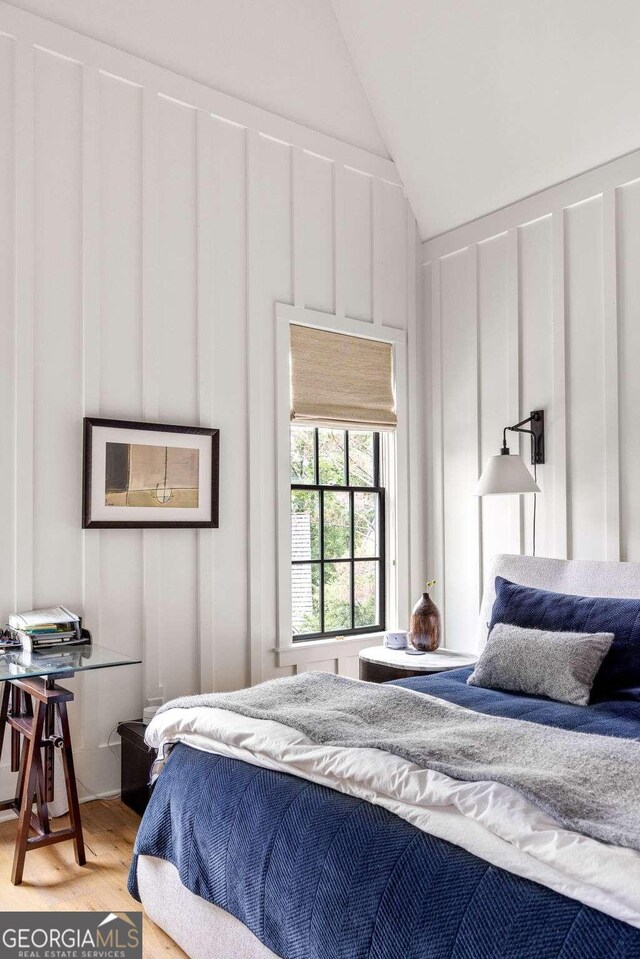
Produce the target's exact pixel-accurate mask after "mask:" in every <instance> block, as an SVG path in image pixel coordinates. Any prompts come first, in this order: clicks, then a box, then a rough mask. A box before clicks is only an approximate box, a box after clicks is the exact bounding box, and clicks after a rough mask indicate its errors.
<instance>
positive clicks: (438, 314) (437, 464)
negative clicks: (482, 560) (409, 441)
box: [431, 260, 446, 643]
mask: <svg viewBox="0 0 640 959" xmlns="http://www.w3.org/2000/svg"><path fill="white" fill-rule="evenodd" d="M441 273H442V270H441V265H440V260H434V261H433V263H432V264H431V377H432V380H431V405H432V412H431V420H432V434H433V446H432V450H431V457H432V464H433V466H432V470H431V480H432V481H431V488H432V490H433V525H434V528H433V542H434V546H433V553H434V560H435V571H434V575H435V578H436V579H437V584H436V589H435V591H434V592H435V595H436V596H437V597H438V600H439V605H440V610H441V612H442V617H443V622H444V623H445V627H444V629H445V643H446V603H445V584H444V564H445V542H444V510H445V495H446V494H445V488H444V455H443V441H444V430H443V402H442V392H443V383H442V297H441Z"/></svg>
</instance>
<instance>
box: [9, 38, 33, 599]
mask: <svg viewBox="0 0 640 959" xmlns="http://www.w3.org/2000/svg"><path fill="white" fill-rule="evenodd" d="M34 73H35V64H34V51H33V47H31V46H30V45H27V44H24V43H18V44H16V267H15V269H16V336H15V367H14V369H15V383H16V407H15V489H16V492H18V491H19V495H17V496H16V510H15V529H14V537H15V573H14V576H15V586H14V605H15V608H16V609H31V608H32V606H33V546H34V544H33V532H34V530H33V441H34V435H33V434H34V420H33V416H34V392H33V387H34V370H33V363H34V339H33V333H34V330H33V326H34V292H33V291H34V258H35V222H34V217H35V209H34V206H35V202H34V175H35V170H34V83H35V77H34Z"/></svg>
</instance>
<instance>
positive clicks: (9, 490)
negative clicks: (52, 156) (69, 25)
mask: <svg viewBox="0 0 640 959" xmlns="http://www.w3.org/2000/svg"><path fill="white" fill-rule="evenodd" d="M16 119H17V116H16V42H15V40H13V39H12V38H10V37H6V36H5V37H0V224H2V227H1V228H0V315H1V316H2V317H3V320H2V322H1V323H0V357H5V358H6V359H5V364H4V365H3V373H2V377H1V378H0V409H2V411H3V414H2V417H0V449H2V450H3V460H4V466H3V469H2V470H1V471H0V525H1V526H2V529H3V531H4V533H3V536H4V537H5V542H4V555H5V559H6V561H5V563H4V564H3V565H2V566H0V609H1V612H0V616H1V617H2V621H3V622H6V617H7V616H8V614H9V613H10V612H11V610H13V609H15V608H16V607H15V587H16V578H15V570H16V559H17V557H16V528H15V516H16V466H15V459H14V457H15V453H16V449H15V446H16V424H17V415H16V375H17V373H18V370H17V364H16V335H17V322H18V311H17V284H16V259H17V254H16V201H17V198H16V169H17V156H16V154H17V150H16Z"/></svg>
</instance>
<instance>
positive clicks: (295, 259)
mask: <svg viewBox="0 0 640 959" xmlns="http://www.w3.org/2000/svg"><path fill="white" fill-rule="evenodd" d="M290 156H291V236H292V243H291V288H292V290H293V302H294V304H295V306H305V297H306V293H307V291H306V290H305V289H304V277H303V270H302V265H303V262H304V260H303V252H302V246H303V242H304V235H303V219H302V214H303V210H302V182H301V181H302V159H303V154H302V150H300V149H299V148H298V147H292V148H291V151H290ZM306 265H307V264H306V263H305V267H306Z"/></svg>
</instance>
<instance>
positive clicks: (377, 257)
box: [370, 178, 384, 326]
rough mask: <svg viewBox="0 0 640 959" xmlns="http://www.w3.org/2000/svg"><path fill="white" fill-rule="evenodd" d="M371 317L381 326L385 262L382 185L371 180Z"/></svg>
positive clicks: (377, 181) (376, 180)
mask: <svg viewBox="0 0 640 959" xmlns="http://www.w3.org/2000/svg"><path fill="white" fill-rule="evenodd" d="M370 182H371V192H370V196H371V315H372V317H373V322H374V323H375V324H376V325H377V326H380V325H381V324H382V323H383V317H382V307H383V303H382V284H383V278H384V277H383V269H384V261H383V256H382V184H381V182H380V180H378V179H373V178H372V179H371V181H370Z"/></svg>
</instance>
